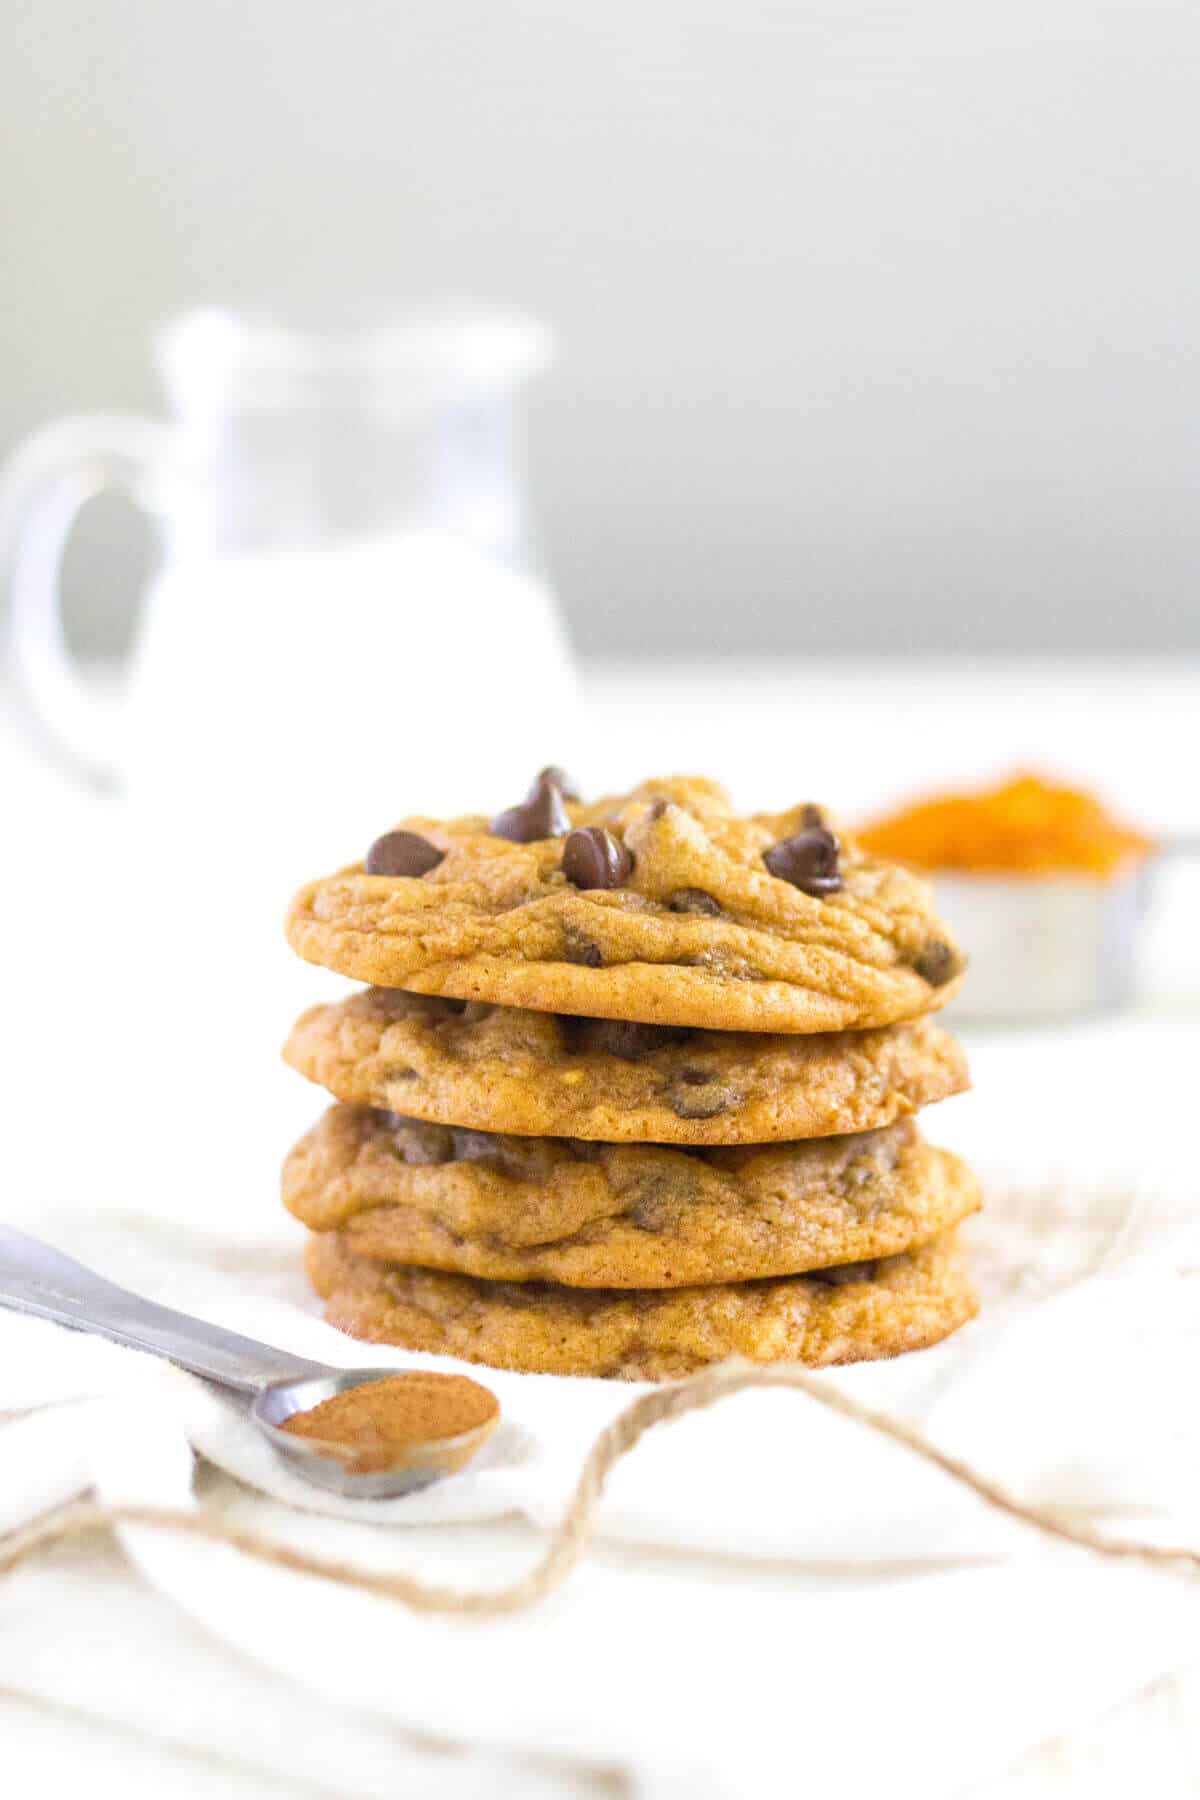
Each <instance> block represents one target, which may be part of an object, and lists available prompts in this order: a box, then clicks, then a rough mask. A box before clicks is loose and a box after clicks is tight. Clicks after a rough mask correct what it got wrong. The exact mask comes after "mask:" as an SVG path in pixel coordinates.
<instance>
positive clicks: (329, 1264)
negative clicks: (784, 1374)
mask: <svg viewBox="0 0 1200 1800" xmlns="http://www.w3.org/2000/svg"><path fill="white" fill-rule="evenodd" d="M306 1261H307V1265H308V1272H309V1276H310V1279H311V1280H312V1283H313V1286H314V1287H315V1288H316V1290H317V1292H318V1294H320V1295H322V1297H323V1298H324V1299H325V1302H326V1308H325V1315H326V1317H327V1318H328V1319H329V1321H330V1323H331V1324H333V1325H336V1326H338V1327H339V1328H340V1329H341V1330H342V1331H347V1332H349V1333H350V1335H351V1336H352V1337H357V1338H366V1339H368V1340H369V1341H371V1342H373V1343H383V1344H402V1345H404V1346H405V1347H406V1348H407V1349H410V1350H428V1351H435V1352H437V1353H439V1354H441V1355H447V1356H459V1357H462V1358H464V1359H465V1360H466V1361H468V1362H485V1363H490V1364H491V1365H492V1366H493V1367H494V1368H501V1369H524V1370H529V1371H533V1372H536V1373H546V1374H552V1375H603V1376H613V1377H618V1378H620V1379H623V1380H627V1381H671V1380H675V1379H678V1378H679V1377H681V1376H684V1375H690V1374H692V1373H693V1372H694V1371H695V1370H697V1369H700V1368H703V1367H704V1366H705V1365H706V1364H708V1363H713V1362H720V1361H721V1360H722V1359H723V1358H725V1357H728V1356H743V1357H746V1358H748V1359H749V1360H750V1361H752V1362H760V1363H769V1362H799V1363H807V1364H809V1365H810V1366H822V1365H826V1364H830V1363H847V1362H858V1361H862V1360H865V1359H868V1358H876V1357H885V1356H896V1355H897V1354H899V1353H900V1352H901V1351H904V1350H918V1349H921V1348H923V1347H924V1346H925V1345H928V1344H934V1343H936V1342H937V1341H938V1340H939V1339H940V1338H944V1337H946V1336H947V1335H948V1334H949V1333H950V1332H952V1331H954V1330H955V1329H956V1328H957V1327H958V1326H959V1325H961V1324H963V1323H964V1322H965V1321H966V1320H967V1319H969V1318H971V1317H972V1316H973V1314H974V1312H975V1310H976V1301H975V1296H974V1294H973V1292H972V1290H971V1285H970V1281H969V1279H968V1277H967V1272H966V1267H965V1259H964V1256H963V1251H962V1246H961V1245H960V1243H959V1240H958V1236H957V1234H956V1233H955V1232H953V1231H951V1232H947V1233H946V1234H945V1235H944V1236H943V1237H940V1238H937V1239H935V1240H934V1242H933V1243H931V1244H926V1245H925V1246H924V1247H923V1248H921V1249H919V1250H914V1251H911V1252H908V1253H906V1254H904V1255H901V1256H893V1257H888V1258H886V1259H885V1260H883V1261H881V1262H878V1263H868V1264H863V1265H860V1266H858V1267H851V1268H848V1269H842V1270H839V1271H838V1272H837V1275H836V1277H833V1278H831V1276H830V1275H828V1274H827V1275H826V1276H825V1277H823V1278H820V1277H816V1276H812V1275H799V1276H791V1277H787V1278H784V1279H782V1280H773V1281H749V1282H738V1283H734V1284H732V1285H718V1286H712V1287H698V1288H675V1289H671V1290H661V1289H659V1290H655V1291H636V1290H635V1291H632V1292H630V1291H628V1290H627V1291H624V1292H622V1291H619V1290H613V1289H608V1290H604V1289H600V1290H596V1289H590V1290H589V1289H584V1288H564V1287H552V1286H550V1285H548V1284H545V1283H539V1282H497V1281H478V1280H474V1279H472V1277H470V1276H468V1275H446V1274H439V1273H435V1272H433V1271H431V1270H429V1269H421V1268H407V1267H404V1266H400V1265H389V1264H387V1263H380V1262H375V1261H372V1260H371V1259H370V1258H368V1257H362V1256H356V1255H355V1254H354V1253H353V1251H351V1250H349V1249H347V1248H346V1245H345V1244H344V1243H343V1242H342V1241H341V1239H340V1236H339V1235H337V1234H325V1235H321V1236H317V1237H313V1238H312V1239H310V1241H309V1246H308V1251H307V1255H306Z"/></svg>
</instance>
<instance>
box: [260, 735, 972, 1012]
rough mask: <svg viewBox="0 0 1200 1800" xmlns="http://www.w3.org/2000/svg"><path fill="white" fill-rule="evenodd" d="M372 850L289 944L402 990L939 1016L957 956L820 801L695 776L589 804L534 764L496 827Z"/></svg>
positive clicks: (895, 878)
mask: <svg viewBox="0 0 1200 1800" xmlns="http://www.w3.org/2000/svg"><path fill="white" fill-rule="evenodd" d="M533 833H539V834H540V835H536V836H535V835H532V834H533ZM367 862H368V866H369V867H370V869H371V871H372V872H371V873H367V871H366V868H364V866H363V865H361V864H358V865H355V866H354V867H352V868H349V869H345V870H343V871H341V872H340V873H339V874H337V875H333V876H330V877H328V878H327V879H325V880H323V881H317V882H312V883H310V884H309V885H308V886H307V887H304V888H302V889H301V891H300V893H299V894H298V895H297V896H296V899H295V900H294V901H293V903H292V908H291V912H290V914H289V917H288V939H289V942H290V943H291V945H292V948H293V949H294V950H296V951H297V952H298V954H299V955H301V956H303V957H304V958H306V959H307V960H308V961H309V962H315V963H321V964H323V965H324V966H325V967H327V968H331V969H336V970H337V971H338V972H339V973H341V974H343V975H349V976H352V977H354V978H356V979H359V980H363V981H369V982H375V983H377V984H379V985H381V986H385V987H399V988H407V989H409V990H411V991H413V992H416V993H424V994H446V995H450V996H452V997H454V998H457V999H465V1000H488V1001H493V1002H497V1003H499V1004H502V1005H509V1006H524V1007H531V1008H533V1009H534V1010H535V1011H547V1012H561V1013H580V1014H585V1015H589V1016H592V1017H600V1018H609V1019H628V1020H633V1021H638V1022H644V1023H647V1024H664V1025H679V1026H698V1027H704V1028H708V1029H711V1030H717V1031H721V1030H725V1031H785V1032H787V1031H796V1032H810V1031H840V1030H847V1029H860V1028H863V1027H867V1026H875V1025H888V1024H893V1023H895V1022H897V1021H899V1020H904V1019H913V1018H917V1017H919V1016H920V1015H921V1014H923V1013H927V1012H930V1011H932V1010H934V1009H935V1008H936V1007H939V1006H941V1005H943V1004H944V1002H945V1001H946V1000H948V999H949V998H950V997H951V995H952V994H954V993H955V992H956V991H957V989H958V987H959V985H960V982H961V978H962V973H963V969H964V966H965V963H964V958H963V956H962V954H961V952H960V951H959V950H958V949H957V947H956V946H955V944H954V942H953V940H952V939H951V937H950V935H949V933H948V931H947V930H946V928H945V926H944V925H942V924H941V922H940V921H939V920H938V918H937V917H936V915H935V913H934V912H933V908H932V902H931V897H930V893H929V889H928V888H927V886H926V885H925V883H924V882H922V881H920V880H919V879H917V878H916V877H915V876H913V875H910V874H908V873H907V872H906V871H904V870H902V869H898V868H896V867H894V866H892V865H891V864H888V863H883V862H878V861H876V860H874V859H873V858H871V857H868V856H866V855H864V854H863V853H862V852H861V851H860V850H858V848H857V847H856V846H855V844H854V843H853V842H852V841H851V840H847V839H842V840H841V841H840V842H839V840H838V839H837V838H836V837H835V836H834V835H833V833H832V832H831V831H830V830H829V829H828V828H827V827H826V825H825V823H824V815H822V814H821V813H820V811H819V810H818V809H817V808H815V807H812V806H797V807H794V808H793V809H791V810H790V811H788V812H783V813H754V814H749V815H744V816H743V815H739V814H737V813H735V812H734V811H733V808H732V807H731V805H730V803H729V800H728V797H727V796H726V794H725V792H724V790H723V789H722V788H720V787H719V786H718V785H717V784H716V783H715V782H712V781H707V780H705V779H703V778H702V777H698V776H692V777H674V778H668V779H664V780H656V781H646V782H643V783H642V784H641V786H640V787H637V788H635V789H634V790H633V792H632V793H630V794H623V795H616V796H612V797H610V798H608V799H604V800H600V801H597V802H595V803H594V804H591V805H583V804H581V803H580V802H578V801H574V800H571V799H566V798H564V792H563V785H562V783H561V781H560V780H559V779H556V778H555V772H553V771H550V772H546V773H544V774H543V775H542V776H540V777H539V778H538V781H537V782H535V784H534V788H533V790H532V792H531V794H530V796H529V799H528V800H527V801H526V802H525V803H524V804H523V805H521V806H519V807H514V808H511V809H510V810H509V812H507V813H503V814H500V815H498V816H497V817H496V818H495V819H493V820H491V821H489V820H487V819H485V818H481V817H475V816H471V817H466V818H460V819H451V820H447V821H438V820H434V819H422V818H414V819H408V820H406V821H404V823H403V826H402V827H400V828H398V830H397V831H395V832H391V833H389V834H388V835H387V837H385V838H383V839H380V840H379V842H378V843H377V844H375V845H373V846H372V848H371V852H370V854H369V856H368V859H367ZM384 871H388V872H384ZM391 871H395V872H391Z"/></svg>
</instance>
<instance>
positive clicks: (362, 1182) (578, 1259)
mask: <svg viewBox="0 0 1200 1800" xmlns="http://www.w3.org/2000/svg"><path fill="white" fill-rule="evenodd" d="M283 1198H284V1204H285V1205H286V1206H287V1207H288V1209H289V1211H291V1212H292V1213H293V1214H294V1215H295V1216H296V1217H297V1218H298V1219H300V1220H301V1221H302V1222H303V1223H304V1224H305V1225H308V1226H309V1227H310V1228H311V1229H313V1230H316V1231H336V1232H337V1233H338V1234H339V1236H340V1239H341V1241H342V1243H343V1244H344V1246H345V1247H346V1248H347V1249H348V1250H352V1251H354V1252H355V1253H356V1254H359V1255H362V1256H367V1257H372V1258H375V1259H377V1260H381V1261H385V1262H397V1263H417V1264H420V1265H421V1266H423V1267H426V1268H431V1269H445V1270H451V1271H453V1272H456V1273H459V1274H465V1275H474V1276H479V1277H481V1278H483V1279H485V1280H492V1281H535V1282H536V1281H552V1282H557V1283H561V1284H563V1285H565V1286H569V1287H585V1288H609V1287H611V1288H658V1287H688V1286H695V1285H702V1284H708V1283H723V1282H732V1281H754V1280H760V1279H762V1278H763V1277H765V1276H775V1275H793V1274H798V1273H802V1272H806V1271H808V1270H812V1269H821V1268H827V1267H830V1266H832V1265H835V1264H838V1263H853V1262H860V1261H862V1260H863V1259H864V1258H874V1257H879V1256H891V1255H894V1254H896V1253H898V1252H900V1251H903V1250H908V1249H911V1248H913V1247H914V1246H916V1245H918V1244H923V1243H926V1242H928V1241H929V1240H930V1239H931V1238H934V1237H936V1236H938V1235H939V1234H940V1233H942V1232H944V1231H946V1230H947V1229H948V1228H949V1227H950V1226H952V1225H955V1224H957V1223H958V1222H959V1220H961V1219H963V1218H965V1217H966V1216H967V1215H968V1214H969V1213H972V1212H974V1211H975V1210H976V1209H977V1207H978V1205H979V1193H978V1187H977V1184H976V1182H975V1178H974V1176H973V1175H972V1174H971V1172H970V1170H969V1169H968V1168H967V1167H966V1165H965V1164H964V1163H963V1162H961V1161H960V1160H959V1158H958V1157H956V1156H953V1155H951V1154H950V1153H949V1152H948V1151H945V1150H938V1149H935V1148H933V1146H931V1145H929V1144H927V1143H925V1142H924V1140H923V1139H922V1138H921V1136H920V1134H919V1133H918V1131H917V1129H916V1127H915V1126H914V1125H913V1124H912V1123H911V1122H909V1121H905V1122H903V1123H901V1124H897V1125H893V1126H890V1127H888V1128H887V1129H885V1130H882V1131H871V1132H861V1133H859V1134H857V1135H855V1136H850V1137H837V1138H810V1139H807V1140H805V1141H802V1142H797V1143H790V1144H768V1145H754V1146H743V1147H741V1148H727V1149H715V1148H704V1149H697V1148H689V1149H680V1148H678V1147H673V1146H667V1145H661V1144H600V1143H594V1142H587V1141H584V1140H581V1139H575V1140H572V1139H563V1138H522V1137H501V1136H498V1135H495V1134H493V1133H489V1132H479V1131H467V1130H455V1129H453V1128H452V1127H448V1126H445V1125H429V1124H423V1123H420V1122H418V1121H416V1120H398V1119H395V1118H393V1117H392V1116H390V1115H389V1114H387V1113H382V1112H377V1111H374V1110H373V1109H372V1108H370V1107H364V1106H353V1105H340V1106H334V1107H331V1108H330V1109H329V1111H328V1112H327V1113H326V1114H325V1116H324V1117H323V1118H322V1119H321V1120H319V1121H318V1123H317V1125H316V1126H315V1127H314V1128H313V1130H312V1131H310V1132H309V1133H308V1134H307V1135H306V1136H305V1137H303V1138H302V1139H301V1140H300V1142H299V1143H298V1144H297V1145H296V1147H295V1149H294V1150H293V1151H292V1152H291V1154H290V1156H289V1157H288V1159H287V1161H286V1163H285V1164H284V1175H283Z"/></svg>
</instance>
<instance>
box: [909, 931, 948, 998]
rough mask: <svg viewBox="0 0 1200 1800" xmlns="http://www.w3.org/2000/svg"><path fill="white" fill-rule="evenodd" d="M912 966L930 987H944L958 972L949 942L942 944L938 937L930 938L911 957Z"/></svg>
mask: <svg viewBox="0 0 1200 1800" xmlns="http://www.w3.org/2000/svg"><path fill="white" fill-rule="evenodd" d="M912 966H913V968H914V969H915V970H916V971H917V974H918V975H919V976H920V977H921V979H922V981H927V982H928V983H929V985H930V987H935V988H938V987H945V985H946V983H947V982H948V981H949V980H951V979H952V977H953V976H955V975H957V973H958V957H957V956H956V955H955V954H954V951H953V950H952V949H951V948H950V945H949V944H943V943H942V941H941V939H940V938H930V940H929V942H928V943H927V944H925V945H923V946H922V948H921V949H920V950H919V951H918V952H917V954H916V956H914V957H913V965H912Z"/></svg>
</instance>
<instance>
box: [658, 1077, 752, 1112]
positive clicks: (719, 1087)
mask: <svg viewBox="0 0 1200 1800" xmlns="http://www.w3.org/2000/svg"><path fill="white" fill-rule="evenodd" d="M734 1099H735V1095H734V1092H733V1089H732V1088H731V1087H729V1086H728V1085H727V1084H726V1083H725V1082H723V1081H718V1079H717V1077H716V1076H715V1075H710V1074H709V1072H708V1070H707V1069H680V1071H679V1073H678V1075H677V1076H676V1077H675V1079H674V1081H672V1082H671V1084H670V1086H669V1087H668V1089H667V1100H668V1102H669V1103H670V1107H671V1111H672V1112H673V1113H674V1114H675V1117H676V1118H677V1119H715V1118H716V1116H717V1114H718V1113H723V1112H725V1111H727V1110H728V1108H729V1107H730V1106H731V1105H732V1103H733V1101H734Z"/></svg>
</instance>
